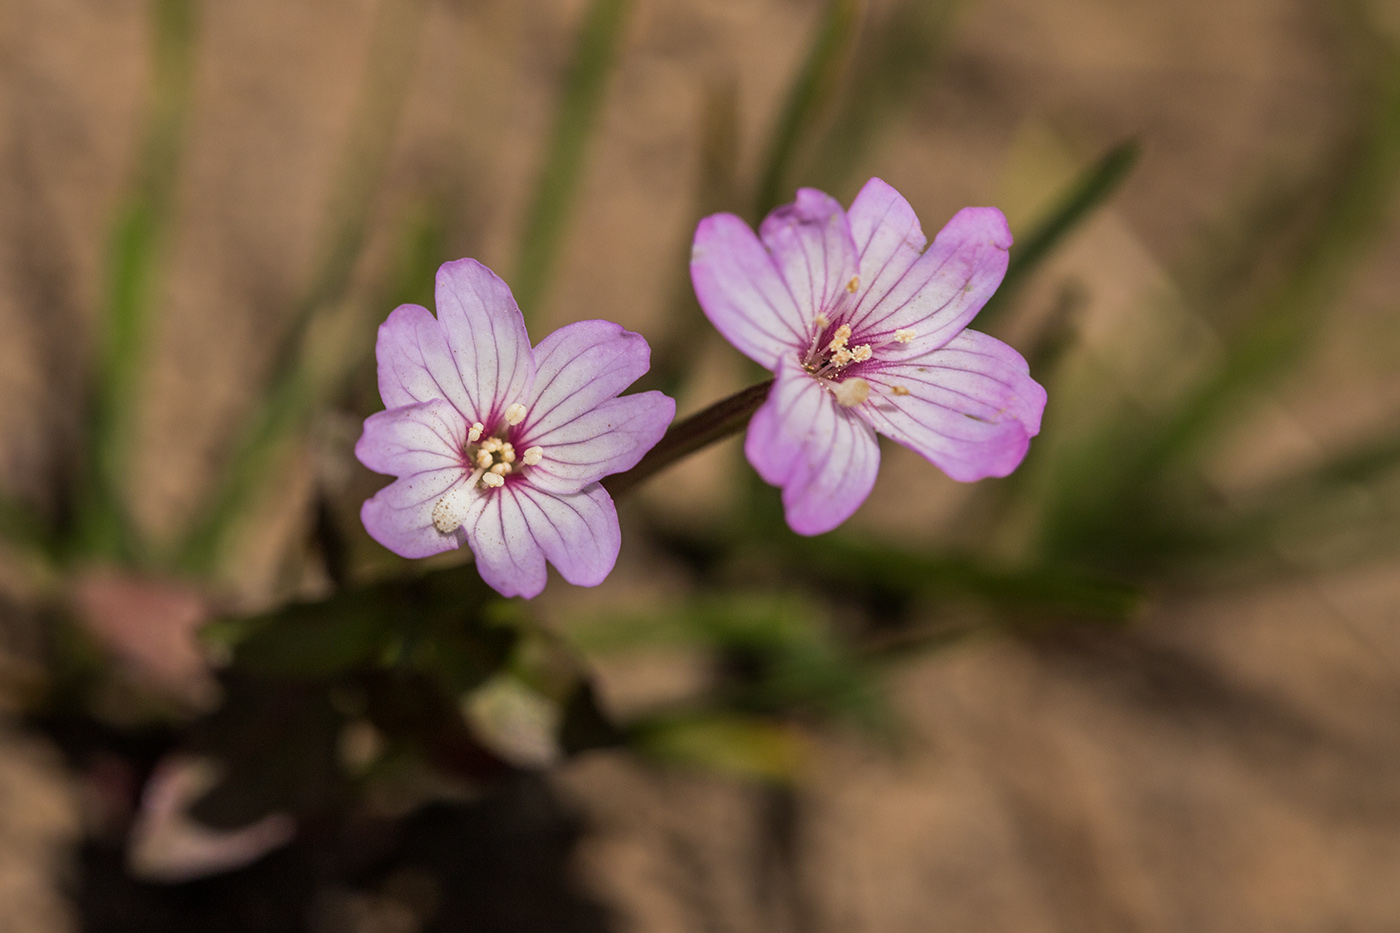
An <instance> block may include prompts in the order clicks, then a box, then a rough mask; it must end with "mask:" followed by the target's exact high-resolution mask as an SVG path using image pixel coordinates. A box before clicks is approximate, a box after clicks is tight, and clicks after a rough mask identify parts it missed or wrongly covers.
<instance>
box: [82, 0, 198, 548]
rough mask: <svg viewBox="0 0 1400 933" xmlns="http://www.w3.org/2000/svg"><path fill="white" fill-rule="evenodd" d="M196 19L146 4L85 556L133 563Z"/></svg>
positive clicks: (178, 2) (112, 269)
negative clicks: (138, 447) (130, 500)
mask: <svg viewBox="0 0 1400 933" xmlns="http://www.w3.org/2000/svg"><path fill="white" fill-rule="evenodd" d="M196 20H197V10H196V4H195V2H194V0H153V2H152V4H151V26H152V37H151V39H152V41H151V47H152V56H151V57H152V63H151V64H152V68H151V72H152V74H151V86H150V92H149V93H150V97H149V99H148V103H147V114H146V118H145V126H144V128H143V130H142V139H141V146H140V150H139V152H138V154H137V158H136V166H135V174H134V177H133V178H132V181H131V185H130V188H129V190H128V191H127V193H126V195H125V196H124V198H123V199H122V203H121V206H120V207H119V208H118V214H117V219H116V223H115V226H114V228H113V231H112V235H111V239H110V241H109V242H108V245H107V269H106V292H105V295H104V297H103V305H102V308H101V315H100V321H99V325H98V326H99V327H100V337H99V340H100V343H99V347H98V351H97V354H98V355H97V371H96V374H95V383H94V385H93V387H92V399H91V408H90V413H89V420H88V425H87V436H86V438H85V444H86V452H87V462H86V464H85V471H84V475H83V479H82V481H81V483H80V487H79V493H78V503H77V509H76V516H75V519H76V522H77V529H76V537H77V540H76V542H75V544H76V547H77V549H78V550H79V551H80V552H82V553H86V554H90V555H95V556H102V557H106V558H112V559H117V558H120V559H131V558H133V557H134V556H135V555H134V551H135V550H136V548H137V545H136V542H135V541H134V540H132V535H133V531H132V529H131V527H130V521H129V517H128V515H127V511H126V506H125V494H126V481H127V477H128V473H129V470H130V459H131V445H132V440H133V438H134V436H135V432H136V421H137V410H138V404H139V400H140V390H141V381H142V380H141V376H142V374H143V373H144V372H145V370H146V366H147V360H148V356H147V354H148V350H149V346H150V342H151V329H152V323H153V322H152V317H153V315H154V313H155V307H156V305H157V303H158V302H159V298H160V295H159V292H160V277H161V272H162V264H163V259H164V256H163V253H164V250H165V247H166V244H167V241H168V238H169V228H170V224H171V220H172V216H173V213H174V204H175V190H176V186H177V182H178V176H179V161H180V150H181V148H182V145H183V142H184V134H185V124H186V117H187V115H188V112H189V108H190V99H191V85H192V82H193V74H194V63H195V44H196V35H197V21H196Z"/></svg>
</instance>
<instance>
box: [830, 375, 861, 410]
mask: <svg viewBox="0 0 1400 933" xmlns="http://www.w3.org/2000/svg"><path fill="white" fill-rule="evenodd" d="M831 392H832V394H833V395H835V396H836V401H837V402H839V403H840V404H841V406H842V407H843V408H854V407H855V406H857V405H859V404H860V403H861V402H864V401H865V400H866V399H868V398H870V383H868V382H866V381H865V380H864V379H847V380H846V381H845V382H838V383H837V384H836V385H835V386H833V387H832V389H831Z"/></svg>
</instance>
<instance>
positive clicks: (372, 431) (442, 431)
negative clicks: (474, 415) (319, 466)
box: [355, 399, 467, 476]
mask: <svg viewBox="0 0 1400 933" xmlns="http://www.w3.org/2000/svg"><path fill="white" fill-rule="evenodd" d="M466 440H467V438H466V425H465V424H464V423H463V421H462V415H461V414H460V413H459V412H458V411H457V409H456V408H454V407H453V406H452V403H451V402H448V401H445V400H443V399H432V400H430V401H427V402H419V403H417V404H414V405H404V406H403V407H401V408H391V409H389V410H388V411H380V412H375V413H374V414H372V415H370V416H369V417H368V418H366V419H365V430H364V433H363V434H361V435H360V440H359V441H358V442H357V443H356V444H355V456H356V457H358V458H359V460H360V462H361V463H363V464H364V465H365V466H367V467H369V468H370V469H371V470H373V471H374V472H376V473H388V474H389V475H391V476H409V475H411V474H413V473H424V472H427V471H430V470H442V469H448V468H450V467H454V466H455V467H460V466H461V465H462V450H463V448H464V447H465V446H466Z"/></svg>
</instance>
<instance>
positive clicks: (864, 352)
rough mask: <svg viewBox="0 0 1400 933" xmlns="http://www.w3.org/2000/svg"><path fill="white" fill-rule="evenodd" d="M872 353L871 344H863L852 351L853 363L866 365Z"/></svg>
mask: <svg viewBox="0 0 1400 933" xmlns="http://www.w3.org/2000/svg"><path fill="white" fill-rule="evenodd" d="M872 352H873V351H872V350H871V349H870V344H868V343H863V344H861V345H860V346H858V347H856V348H855V349H854V350H852V351H851V361H852V362H855V363H864V362H865V361H866V360H868V359H870V357H871V354H872Z"/></svg>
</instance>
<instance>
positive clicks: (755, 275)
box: [690, 178, 1045, 535]
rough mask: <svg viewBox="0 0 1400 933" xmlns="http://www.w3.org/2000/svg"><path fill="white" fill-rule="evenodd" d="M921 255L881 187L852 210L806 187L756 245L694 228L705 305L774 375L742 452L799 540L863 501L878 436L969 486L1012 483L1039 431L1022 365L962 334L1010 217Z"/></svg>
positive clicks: (982, 219)
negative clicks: (773, 491)
mask: <svg viewBox="0 0 1400 933" xmlns="http://www.w3.org/2000/svg"><path fill="white" fill-rule="evenodd" d="M927 243H928V241H927V239H926V238H925V237H924V234H923V231H922V230H921V229H920V228H919V220H918V218H917V217H915V216H914V210H913V208H911V207H910V206H909V203H908V202H907V201H905V200H904V198H903V197H901V196H900V194H899V192H897V191H895V190H894V189H893V188H891V187H890V186H889V185H887V184H885V183H884V182H883V181H881V180H880V179H878V178H872V179H870V181H869V182H867V183H866V185H865V187H864V188H863V189H862V190H861V192H860V194H859V195H857V197H856V199H855V202H854V203H852V204H851V209H850V211H849V212H846V211H843V210H842V209H841V205H840V204H838V203H837V202H836V200H835V199H833V198H832V197H831V196H830V195H827V194H824V193H823V192H821V191H816V190H813V189H811V188H803V189H802V190H800V191H798V193H797V201H796V202H795V203H793V204H788V205H785V206H783V207H780V208H778V209H777V210H775V211H773V213H771V214H769V215H768V217H767V218H766V219H765V220H764V221H763V224H762V226H760V227H759V231H758V234H757V235H755V234H754V232H753V230H752V229H751V228H750V227H749V225H748V224H746V223H744V221H742V220H740V219H739V218H738V217H735V216H734V215H732V214H715V215H714V216H711V217H707V218H705V219H704V220H702V221H701V222H700V226H699V228H698V229H697V230H696V231H695V244H694V248H693V251H692V253H691V260H690V274H691V279H692V281H693V282H694V284H695V294H696V296H697V297H698V298H699V299H700V306H701V307H702V308H704V310H705V314H706V316H707V317H709V319H710V321H711V323H713V324H714V325H715V327H716V328H718V329H719V332H720V333H721V334H723V335H724V336H725V338H726V339H727V340H729V342H730V343H732V344H734V346H735V347H737V348H738V349H739V350H740V351H741V352H743V353H744V354H745V355H747V356H748V357H749V358H750V359H752V360H754V361H755V362H757V363H759V364H760V365H762V366H764V367H766V368H768V369H771V370H772V371H773V374H774V376H775V377H776V378H775V380H774V383H773V388H772V391H771V392H770V393H769V395H768V400H767V401H766V402H765V403H764V404H763V407H762V408H760V409H759V410H758V412H757V413H756V414H755V415H754V417H753V420H752V421H751V422H750V423H749V430H748V436H747V438H746V439H745V442H744V452H745V454H746V455H747V456H748V458H749V462H750V463H751V464H753V467H754V469H755V470H757V471H758V473H759V475H760V476H762V477H763V479H764V480H765V481H767V482H769V483H771V484H773V485H774V486H781V487H782V489H783V505H784V507H785V510H786V513H787V521H788V524H789V525H790V526H791V527H792V530H793V531H796V532H798V533H799V534H806V535H813V534H820V533H821V532H824V531H830V530H831V529H833V528H835V527H836V526H837V525H839V524H841V523H842V522H843V521H845V520H846V519H847V518H849V517H850V515H851V514H852V513H853V512H854V511H855V510H856V509H857V508H858V507H859V506H860V504H861V503H862V502H864V501H865V497H866V496H867V495H869V494H870V490H871V488H872V487H873V486H874V485H875V474H876V472H877V471H878V470H879V466H880V448H879V446H878V444H877V443H876V440H875V434H876V432H879V433H880V434H883V435H885V436H886V437H889V438H891V439H893V440H895V441H897V442H899V443H900V444H903V445H904V446H905V447H908V448H909V449H911V450H913V451H915V452H917V453H919V454H922V455H923V456H924V457H927V458H928V459H929V460H931V461H932V462H933V463H934V464H936V465H937V466H938V467H939V468H941V469H942V470H943V471H944V472H945V473H947V474H948V475H949V476H951V477H952V478H953V479H956V480H962V481H965V482H966V481H971V480H977V479H982V478H983V477H987V476H1005V475H1006V474H1008V473H1010V472H1011V471H1012V470H1014V469H1015V468H1016V467H1017V465H1018V464H1020V462H1021V460H1022V458H1023V457H1025V455H1026V449H1027V448H1028V446H1029V444H1030V439H1031V437H1033V436H1034V435H1035V434H1036V433H1037V432H1038V431H1039V430H1040V415H1041V412H1042V411H1043V410H1044V408H1045V390H1044V389H1042V388H1041V387H1040V385H1039V384H1038V383H1036V382H1035V380H1033V379H1031V377H1030V376H1029V375H1028V368H1027V366H1026V361H1025V360H1024V359H1022V358H1021V355H1020V354H1019V353H1017V352H1016V351H1015V350H1013V349H1011V348H1010V347H1008V346H1007V345H1006V344H1004V343H1002V342H1001V341H1000V340H996V339H995V338H992V337H988V336H987V335H986V334H980V333H978V332H976V331H971V330H966V329H965V328H966V326H967V324H968V322H969V321H971V320H972V318H973V316H974V315H976V314H977V312H978V311H979V310H981V308H982V306H983V305H984V304H986V302H987V299H988V298H990V297H991V295H992V293H993V292H994V291H996V288H997V285H998V284H1000V283H1001V279H1002V276H1003V275H1004V274H1005V273H1006V262H1007V249H1008V248H1009V247H1010V246H1011V231H1010V229H1009V228H1008V227H1007V225H1006V218H1005V217H1003V216H1002V214H1001V212H1000V211H998V210H997V209H996V208H991V207H969V208H965V209H963V210H961V211H959V212H958V213H957V215H956V216H954V217H953V219H952V220H950V221H949V222H948V225H947V226H946V227H944V228H943V229H942V230H941V231H939V233H938V236H936V237H935V238H934V240H933V245H932V246H929V247H928V249H925V248H924V247H925V245H926V244H927Z"/></svg>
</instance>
